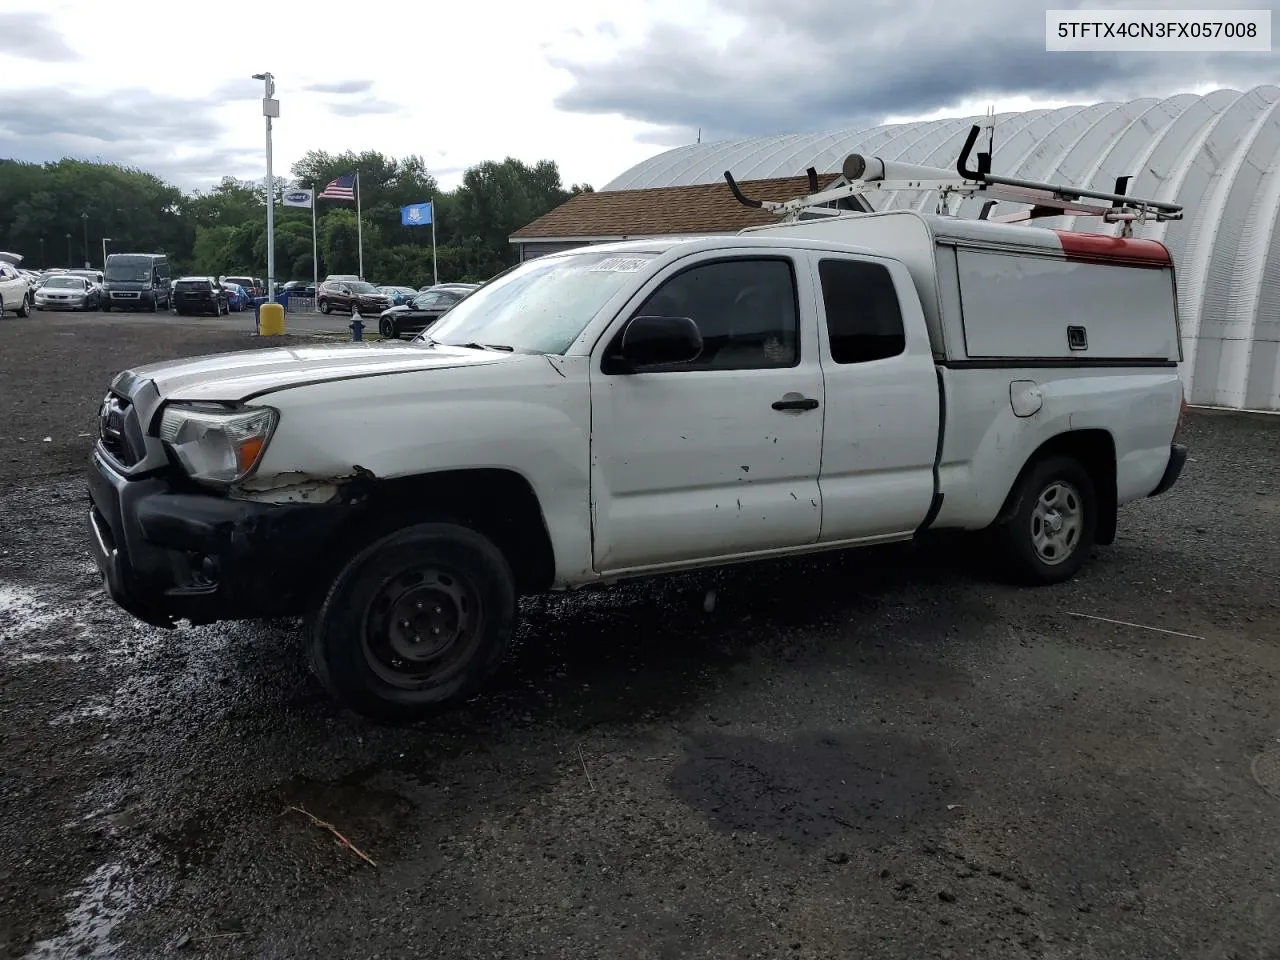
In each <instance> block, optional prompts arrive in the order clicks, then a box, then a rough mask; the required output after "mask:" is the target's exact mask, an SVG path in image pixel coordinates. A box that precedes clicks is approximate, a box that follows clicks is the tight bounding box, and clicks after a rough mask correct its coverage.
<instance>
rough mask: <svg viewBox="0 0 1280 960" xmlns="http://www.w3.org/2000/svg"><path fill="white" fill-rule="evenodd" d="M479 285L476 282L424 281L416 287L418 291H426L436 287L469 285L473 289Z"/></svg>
mask: <svg viewBox="0 0 1280 960" xmlns="http://www.w3.org/2000/svg"><path fill="white" fill-rule="evenodd" d="M479 286H480V284H478V283H424V284H423V285H422V286H420V287H419V288H418V292H419V293H426V292H427V291H428V290H434V289H436V288H437V287H469V288H470V289H472V290H475V289H476V288H477V287H479Z"/></svg>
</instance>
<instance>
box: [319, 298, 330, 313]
mask: <svg viewBox="0 0 1280 960" xmlns="http://www.w3.org/2000/svg"><path fill="white" fill-rule="evenodd" d="M331 309H332V308H331V307H330V306H329V301H328V300H321V301H320V312H321V313H323V314H324V315H325V316H328V315H329V311H330V310H331Z"/></svg>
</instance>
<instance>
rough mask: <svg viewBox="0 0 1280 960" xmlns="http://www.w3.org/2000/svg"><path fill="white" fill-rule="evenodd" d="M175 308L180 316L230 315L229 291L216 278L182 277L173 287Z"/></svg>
mask: <svg viewBox="0 0 1280 960" xmlns="http://www.w3.org/2000/svg"><path fill="white" fill-rule="evenodd" d="M173 298H174V299H173V308H174V310H176V311H177V312H178V313H179V314H180V315H182V316H187V315H188V314H193V313H210V314H213V315H214V316H215V317H220V316H222V315H223V314H224V313H230V312H231V308H230V306H228V303H227V291H226V289H225V288H224V287H223V286H222V284H220V283H219V282H218V281H217V280H216V279H215V278H214V277H182V278H181V279H179V280H178V282H177V283H175V284H174V285H173Z"/></svg>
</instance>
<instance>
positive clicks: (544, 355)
mask: <svg viewBox="0 0 1280 960" xmlns="http://www.w3.org/2000/svg"><path fill="white" fill-rule="evenodd" d="M1180 357H1181V346H1180V339H1179V330H1178V321H1177V309H1176V299H1175V289H1174V271H1173V265H1172V263H1171V261H1170V257H1169V254H1168V252H1167V251H1166V249H1165V248H1164V247H1163V246H1162V245H1161V244H1159V243H1156V242H1154V241H1149V240H1140V239H1137V240H1135V239H1120V238H1112V237H1107V236H1102V235H1097V234H1067V233H1060V232H1056V231H1053V230H1047V229H1042V228H1039V227H1028V226H1013V225H1009V224H1001V223H993V222H989V221H982V220H976V221H966V220H958V219H955V218H950V217H936V216H928V215H923V214H918V213H914V212H895V213H884V214H870V215H856V216H850V217H836V218H831V219H823V220H812V221H809V220H803V221H800V222H798V223H793V224H782V225H778V226H770V227H767V228H759V229H753V230H750V231H744V232H743V233H741V234H739V235H736V236H719V237H709V238H694V239H685V240H676V239H659V240H642V241H633V242H626V243H619V244H608V245H601V246H590V247H583V248H579V249H575V250H571V251H568V252H565V253H560V254H555V255H551V256H546V257H543V258H540V259H536V260H532V261H529V262H526V263H523V264H520V265H519V266H517V267H515V268H513V269H512V270H510V271H508V272H506V273H504V274H502V275H500V276H499V277H497V278H495V279H493V280H491V281H490V282H488V283H487V284H485V285H484V286H482V287H481V288H480V289H479V290H477V291H476V292H475V293H473V294H472V295H471V296H470V297H468V298H467V299H466V300H464V301H462V303H460V304H459V305H458V306H456V307H455V308H454V309H453V310H452V311H450V312H449V313H448V314H446V315H445V316H444V317H443V318H442V319H441V320H440V321H439V322H438V323H437V324H436V325H435V326H434V327H432V328H430V329H428V330H427V331H426V332H425V333H423V334H422V335H421V336H419V337H418V338H417V339H415V340H413V341H407V342H398V341H397V342H389V343H357V344H339V345H329V346H315V347H306V348H296V347H291V348H288V349H268V350H253V351H246V352H239V353H231V354H224V355H219V356H211V357H203V358H197V359H192V360H187V361H178V362H173V363H161V364H154V365H150V366H144V367H139V368H137V369H134V370H131V371H127V372H125V373H122V374H120V375H119V376H118V377H117V378H116V379H115V380H114V382H113V383H112V384H111V387H110V392H109V394H108V395H107V397H106V400H105V402H104V404H103V406H102V409H101V428H100V429H101V436H100V439H99V441H98V442H97V444H96V446H95V449H94V451H93V454H92V464H91V469H90V471H89V481H90V483H89V486H90V491H91V499H92V507H91V510H90V525H91V530H92V536H91V542H92V545H93V550H94V553H95V556H96V558H97V561H98V564H99V566H100V567H101V570H102V572H103V574H104V578H105V581H106V584H107V586H108V589H109V592H110V594H111V596H112V597H113V598H114V599H115V601H116V602H117V603H118V604H120V605H121V606H122V607H124V608H125V609H126V610H129V611H131V612H132V613H133V614H134V615H135V616H137V617H139V618H141V619H142V620H144V621H146V622H148V623H152V624H158V625H164V626H171V625H173V624H174V623H175V622H176V621H177V620H178V619H186V620H189V621H190V622H192V623H207V622H211V621H217V620H224V619H232V618H235V619H241V618H254V617H273V616H289V615H301V616H304V617H305V618H306V621H307V624H308V630H309V634H310V636H309V641H308V642H309V648H310V650H311V653H312V659H313V663H314V666H315V668H316V670H317V673H318V675H319V676H320V678H321V679H322V680H323V682H324V683H325V684H326V685H327V687H328V689H329V690H330V691H331V692H332V694H334V695H335V696H336V697H337V698H339V699H340V700H341V701H342V702H344V703H346V704H348V705H349V706H350V707H352V708H354V709H356V710H357V711H360V712H363V713H365V714H367V715H370V716H379V717H384V718H393V719H394V718H411V717H414V716H418V715H421V714H423V713H424V712H426V711H428V710H431V709H434V708H438V707H440V706H442V705H445V704H450V703H454V702H457V701H458V700H460V699H461V698H464V697H467V696H469V695H471V694H473V693H474V692H475V691H476V690H477V689H478V688H479V687H480V685H481V684H482V683H483V681H484V680H485V678H486V677H487V676H488V675H489V674H490V673H491V671H492V670H493V669H494V667H495V665H496V664H497V663H498V662H499V659H500V658H501V657H502V655H503V653H504V650H505V649H506V647H507V644H508V640H509V639H510V637H511V635H512V630H513V625H514V622H515V618H516V611H517V603H516V601H517V597H518V596H520V595H521V594H527V593H530V592H535V591H546V590H556V589H565V588H573V587H578V586H582V585H586V584H592V583H599V582H611V581H615V580H618V579H622V578H627V577H633V576H643V575H649V574H655V573H660V572H664V571H675V570H686V569H691V568H696V567H705V566H713V565H720V564H727V563H733V562H737V561H744V560H752V559H756V558H766V557H781V556H792V555H798V554H807V553H813V552H816V551H822V550H831V549H837V548H845V547H854V546H859V545H864V544H877V543H886V542H891V541H903V540H908V539H910V538H913V537H915V536H916V535H917V534H919V533H921V532H922V531H925V530H938V529H956V530H972V531H988V533H989V534H990V535H991V539H992V541H993V542H994V545H995V546H996V547H997V550H998V554H999V555H1000V556H1001V557H1002V558H1003V559H1004V561H1005V565H1006V567H1007V568H1008V570H1009V571H1010V572H1011V573H1012V574H1014V575H1015V576H1016V577H1017V578H1018V579H1020V580H1022V581H1024V582H1027V583H1031V584H1050V583H1055V582H1058V581H1062V580H1065V579H1066V578H1068V577H1070V576H1071V575H1072V574H1073V573H1074V572H1075V571H1076V570H1077V569H1078V568H1079V566H1080V565H1081V564H1082V563H1083V562H1084V561H1085V560H1086V558H1087V557H1088V555H1089V553H1090V552H1091V550H1092V549H1093V547H1094V545H1095V544H1107V543H1110V542H1112V540H1113V538H1114V536H1115V531H1116V515H1117V508H1118V507H1119V506H1120V505H1122V504H1124V503H1126V502H1129V501H1132V500H1135V499H1138V498H1142V497H1149V496H1154V495H1156V494H1159V493H1161V492H1163V491H1165V490H1167V489H1169V487H1170V486H1171V485H1172V484H1173V483H1174V482H1175V480H1176V478H1177V477H1178V475H1179V472H1180V470H1181V468H1182V465H1183V462H1184V460H1185V458H1186V449H1185V447H1183V446H1182V445H1180V444H1178V443H1177V442H1176V434H1177V431H1178V427H1179V424H1180V422H1181V417H1182V411H1183V410H1184V409H1185V407H1184V403H1183V389H1182V383H1181V380H1180V379H1179V375H1178V363H1179V360H1180Z"/></svg>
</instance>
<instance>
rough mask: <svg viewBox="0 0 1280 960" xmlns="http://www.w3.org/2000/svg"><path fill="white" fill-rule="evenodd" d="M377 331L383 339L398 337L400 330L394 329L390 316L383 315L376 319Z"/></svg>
mask: <svg viewBox="0 0 1280 960" xmlns="http://www.w3.org/2000/svg"><path fill="white" fill-rule="evenodd" d="M378 333H379V334H380V335H381V337H382V339H384V340H399V339H400V331H399V330H397V329H396V325H395V323H394V322H393V321H392V320H391V318H390V317H383V318H382V319H381V320H379V321H378Z"/></svg>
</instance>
